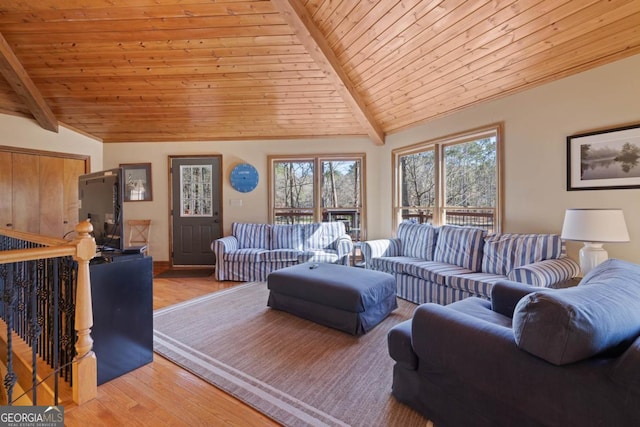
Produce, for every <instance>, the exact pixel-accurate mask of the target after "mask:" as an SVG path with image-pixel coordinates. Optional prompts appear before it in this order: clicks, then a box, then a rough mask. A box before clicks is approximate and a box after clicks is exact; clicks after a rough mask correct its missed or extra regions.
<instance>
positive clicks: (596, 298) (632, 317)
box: [513, 260, 640, 365]
mask: <svg viewBox="0 0 640 427" xmlns="http://www.w3.org/2000/svg"><path fill="white" fill-rule="evenodd" d="M591 273H594V274H591ZM591 273H590V274H589V275H588V277H585V279H586V280H585V283H588V285H586V284H585V283H581V284H580V285H579V286H576V287H573V288H566V289H558V290H555V291H552V292H549V291H545V292H534V293H531V294H529V295H527V296H525V297H524V298H522V299H521V300H520V301H519V302H518V304H517V305H516V309H515V311H514V315H513V332H514V337H515V340H516V343H517V344H518V346H519V347H520V348H522V349H523V350H525V351H527V352H529V353H531V354H534V355H536V356H538V357H540V358H542V359H544V360H546V361H548V362H551V363H553V364H556V365H563V364H567V363H572V362H576V361H579V360H582V359H586V358H588V357H591V356H594V355H596V354H598V353H601V352H604V351H607V350H609V351H616V350H623V349H624V348H626V347H628V346H629V344H630V343H631V342H632V341H633V340H635V339H636V338H637V337H638V336H640V266H639V265H636V264H631V263H628V262H625V261H620V260H608V261H605V262H604V263H602V264H600V265H599V266H597V267H596V268H595V269H594V270H592V271H591Z"/></svg>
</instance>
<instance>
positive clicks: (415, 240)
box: [398, 222, 437, 261]
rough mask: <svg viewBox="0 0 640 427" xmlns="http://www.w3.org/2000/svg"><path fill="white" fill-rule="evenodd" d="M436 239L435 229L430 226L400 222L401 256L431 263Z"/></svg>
mask: <svg viewBox="0 0 640 427" xmlns="http://www.w3.org/2000/svg"><path fill="white" fill-rule="evenodd" d="M436 237H437V228H435V227H434V226H432V225H431V224H417V223H412V222H402V223H400V225H399V226H398V239H400V244H401V246H402V256H406V257H411V258H420V259H423V260H425V261H433V251H434V248H435V246H436Z"/></svg>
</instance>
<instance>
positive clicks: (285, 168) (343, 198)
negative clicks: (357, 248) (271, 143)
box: [269, 154, 365, 241]
mask: <svg viewBox="0 0 640 427" xmlns="http://www.w3.org/2000/svg"><path fill="white" fill-rule="evenodd" d="M364 161H365V155H364V154H349V155H339V156H334V155H314V156H310V157H300V156H295V157H287V156H269V165H270V168H271V174H270V176H269V179H270V182H269V190H270V196H269V214H270V221H271V222H272V223H274V224H300V223H311V222H323V221H342V222H343V223H344V224H345V227H346V229H347V232H348V233H349V234H350V235H351V237H352V238H353V239H354V241H359V240H363V239H364V236H365V229H364V224H365V222H364V220H363V216H364V207H365V203H364V194H365V193H364V179H363V178H364Z"/></svg>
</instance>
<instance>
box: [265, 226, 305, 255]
mask: <svg viewBox="0 0 640 427" xmlns="http://www.w3.org/2000/svg"><path fill="white" fill-rule="evenodd" d="M303 248H304V232H303V226H302V225H300V224H276V225H272V226H271V249H293V250H296V251H301V250H302V249H303Z"/></svg>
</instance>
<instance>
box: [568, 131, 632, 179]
mask: <svg viewBox="0 0 640 427" xmlns="http://www.w3.org/2000/svg"><path fill="white" fill-rule="evenodd" d="M623 188H640V124H637V125H632V126H625V127H620V128H616V129H609V130H604V131H599V132H590V133H583V134H580V135H573V136H568V137H567V190H568V191H573V190H611V189H623Z"/></svg>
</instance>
